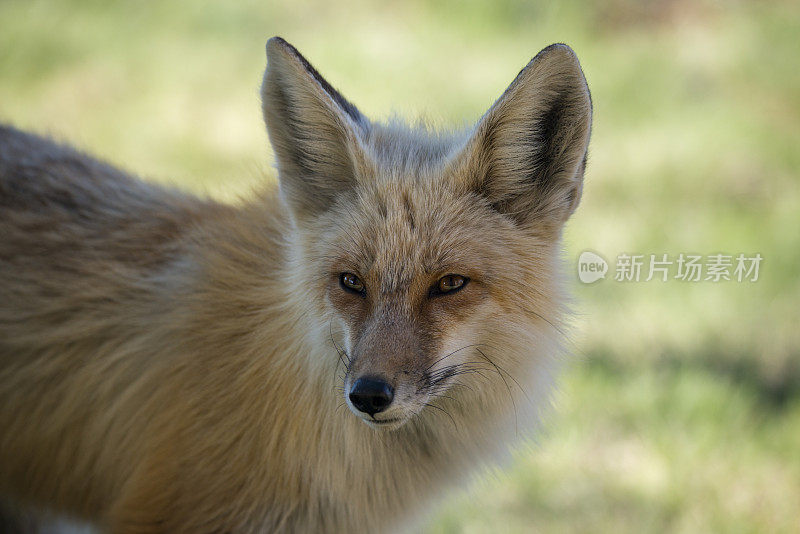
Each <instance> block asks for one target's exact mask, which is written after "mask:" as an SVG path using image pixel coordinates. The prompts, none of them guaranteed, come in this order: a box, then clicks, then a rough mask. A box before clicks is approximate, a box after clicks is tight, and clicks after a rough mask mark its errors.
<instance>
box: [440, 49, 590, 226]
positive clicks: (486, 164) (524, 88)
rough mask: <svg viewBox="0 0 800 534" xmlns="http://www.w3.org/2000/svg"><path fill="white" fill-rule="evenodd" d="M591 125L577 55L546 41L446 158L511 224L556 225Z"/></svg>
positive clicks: (579, 176)
mask: <svg viewBox="0 0 800 534" xmlns="http://www.w3.org/2000/svg"><path fill="white" fill-rule="evenodd" d="M591 125H592V100H591V96H590V94H589V87H588V86H587V84H586V79H585V78H584V76H583V72H582V71H581V67H580V64H579V63H578V58H577V57H576V56H575V53H574V52H573V51H572V49H571V48H570V47H568V46H567V45H564V44H554V45H551V46H548V47H547V48H545V49H544V50H542V51H541V52H539V53H538V54H537V55H536V57H534V58H533V59H532V60H531V61H530V63H528V65H527V66H526V67H525V68H524V69H522V71H521V72H520V73H519V74H518V75H517V77H516V78H515V79H514V81H513V82H512V83H511V85H510V86H509V87H508V89H506V91H505V92H504V93H503V95H502V96H501V97H500V98H499V99H498V100H497V102H495V103H494V105H493V106H492V107H491V108H490V109H489V111H488V112H487V113H486V114H485V115H484V116H483V118H481V120H480V121H479V123H478V125H477V127H476V128H475V131H474V133H473V134H472V136H471V138H470V139H469V141H468V142H467V144H466V147H465V149H464V150H463V152H462V153H461V154H460V155H459V156H457V159H456V160H454V161H453V163H454V164H455V166H456V167H457V168H459V167H460V168H459V169H458V171H457V175H458V176H459V181H461V183H462V185H464V186H466V187H467V188H468V189H470V190H471V191H476V192H478V193H479V194H481V195H483V196H484V197H486V198H487V199H488V200H489V201H490V203H491V204H492V205H493V206H494V207H495V209H497V210H498V211H500V212H502V213H505V214H507V215H509V216H510V217H512V218H513V219H514V220H515V221H516V222H517V223H518V224H522V225H525V226H527V225H531V224H536V225H537V226H544V227H548V228H553V229H556V230H559V229H560V228H561V226H562V225H563V223H564V222H565V221H566V220H567V218H569V216H570V215H571V214H572V212H573V211H574V210H575V208H576V207H577V206H578V202H579V201H580V197H581V189H582V185H583V172H584V169H585V167H586V155H587V148H588V145H589V134H590V130H591Z"/></svg>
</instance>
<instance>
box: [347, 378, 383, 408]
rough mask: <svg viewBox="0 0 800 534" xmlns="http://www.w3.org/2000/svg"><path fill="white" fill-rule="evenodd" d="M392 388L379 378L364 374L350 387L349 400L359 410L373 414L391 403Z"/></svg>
mask: <svg viewBox="0 0 800 534" xmlns="http://www.w3.org/2000/svg"><path fill="white" fill-rule="evenodd" d="M392 399H394V388H392V386H390V385H389V384H387V383H386V381H384V380H381V379H380V378H375V377H371V376H364V377H361V378H359V379H358V380H356V382H355V384H353V387H352V388H350V402H352V403H353V406H355V407H356V408H357V409H358V410H359V411H361V412H364V413H368V414H369V415H375V414H376V413H378V412H382V411H383V410H385V409H386V408H388V407H389V405H390V404H391V403H392Z"/></svg>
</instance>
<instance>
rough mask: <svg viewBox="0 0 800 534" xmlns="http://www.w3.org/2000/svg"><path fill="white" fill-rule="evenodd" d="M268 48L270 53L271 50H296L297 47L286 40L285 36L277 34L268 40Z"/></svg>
mask: <svg viewBox="0 0 800 534" xmlns="http://www.w3.org/2000/svg"><path fill="white" fill-rule="evenodd" d="M266 48H267V55H269V54H270V52H277V51H279V50H288V51H294V52H296V50H295V48H294V47H293V46H292V45H290V44H289V42H288V41H286V39H284V38H283V37H279V36H277V35H276V36H275V37H270V38H269V39H268V40H267V46H266Z"/></svg>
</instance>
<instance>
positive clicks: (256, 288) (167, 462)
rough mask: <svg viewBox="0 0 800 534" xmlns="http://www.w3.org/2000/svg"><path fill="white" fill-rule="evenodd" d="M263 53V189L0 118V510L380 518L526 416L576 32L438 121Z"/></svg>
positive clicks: (549, 351)
mask: <svg viewBox="0 0 800 534" xmlns="http://www.w3.org/2000/svg"><path fill="white" fill-rule="evenodd" d="M268 55H269V61H270V67H269V68H268V70H267V75H266V77H265V82H264V89H263V98H264V107H265V109H264V111H265V118H266V121H267V125H268V128H269V132H270V139H271V141H272V143H273V147H274V149H275V152H276V157H277V159H278V168H279V178H280V189H278V188H277V187H271V188H270V187H267V188H266V189H265V190H264V191H263V192H262V194H261V195H259V196H258V197H257V198H256V199H254V200H252V201H250V202H247V203H244V204H241V205H239V206H228V205H222V204H219V203H216V202H212V201H208V200H201V199H198V198H195V197H192V196H190V195H186V194H182V193H179V192H175V191H171V190H166V189H163V188H160V187H157V186H154V185H150V184H147V183H145V182H142V181H140V180H138V179H136V178H134V177H131V176H129V175H127V174H125V173H123V172H121V171H119V170H117V169H115V168H113V167H110V166H108V165H106V164H104V163H101V162H98V161H96V160H94V159H92V158H90V157H88V156H86V155H83V154H81V153H78V152H76V151H74V150H72V149H70V148H67V147H64V146H60V145H56V144H54V143H52V142H50V141H47V140H44V139H41V138H38V137H35V136H32V135H29V134H24V133H22V132H19V131H17V130H14V129H12V128H7V127H0V430H1V432H0V527H3V528H4V529H6V530H9V531H13V528H15V525H16V528H20V527H19V523H12V521H14V518H13V517H12V516H14V515H16V514H17V513H20V511H22V512H21V513H23V514H30V511H31V510H34V511H45V512H48V513H52V512H54V513H56V514H63V515H65V516H71V517H74V518H77V519H80V520H84V521H87V522H90V523H91V524H93V525H95V526H96V527H98V528H99V529H101V530H103V531H109V532H115V533H116V532H119V533H145V532H152V533H155V532H163V533H167V532H169V533H199V532H237V533H238V532H243V533H247V532H252V533H257V532H276V531H285V532H345V531H347V532H375V531H383V530H395V529H398V528H401V527H404V526H405V527H408V525H409V524H412V523H413V521H415V520H416V519H418V518H419V517H420V514H422V513H424V512H425V510H427V509H429V508H430V506H431V505H432V504H434V503H435V502H436V499H437V497H438V496H439V495H440V494H441V490H442V489H443V488H445V487H447V486H450V485H453V484H454V483H455V482H457V481H459V480H463V479H464V478H465V477H466V476H467V475H469V473H471V472H473V471H474V470H475V468H476V467H478V466H480V465H481V464H482V462H483V461H485V460H486V459H488V458H492V457H495V456H496V455H497V454H499V453H502V451H504V450H507V448H508V447H507V445H508V443H509V441H510V440H511V439H513V438H514V437H516V436H519V435H525V434H527V433H528V432H529V431H530V429H531V427H532V425H533V423H535V421H536V420H537V419H538V416H539V409H540V407H541V406H543V405H544V404H545V399H546V397H547V395H548V392H549V391H550V388H551V385H552V378H551V377H552V374H553V372H554V370H555V368H556V367H557V365H556V364H555V362H556V360H557V357H558V355H559V354H560V352H561V344H562V341H563V339H562V338H563V335H562V332H563V329H562V323H563V319H562V318H563V295H562V289H561V282H560V279H561V276H560V268H559V264H558V249H559V241H560V233H561V227H562V225H563V223H564V221H565V220H566V218H567V217H569V215H570V214H571V213H572V211H573V210H574V208H575V206H576V205H577V202H578V200H579V198H580V191H581V184H582V181H581V179H582V176H583V169H584V167H585V162H586V146H587V143H588V136H589V125H590V119H591V106H590V102H589V99H588V89H586V86H585V81H584V80H583V76H582V74H581V72H580V67H579V66H578V64H577V60H576V59H575V58H574V55H573V54H572V52H571V51H570V50H569V49H568V48H567V47H564V46H561V47H551V48H548V49H546V50H545V51H543V52H542V53H540V55H539V56H537V57H536V58H534V60H533V61H532V62H531V63H530V64H529V66H528V67H526V69H525V70H523V71H522V72H521V73H520V75H519V76H518V77H517V80H515V82H514V83H513V84H512V86H511V87H509V89H508V91H506V94H504V96H503V97H502V98H501V99H500V100H498V102H497V103H495V105H494V106H493V107H492V109H490V111H489V112H488V113H487V114H486V115H485V116H484V118H483V119H481V122H480V123H479V124H478V125H477V126H476V128H475V130H474V131H473V132H471V133H466V134H458V135H453V136H436V135H433V134H428V133H426V132H422V131H410V130H406V129H402V128H400V127H399V126H397V125H394V126H382V125H378V124H374V123H370V122H369V121H367V119H365V118H364V117H363V116H362V115H361V114H360V113H359V112H358V110H357V109H356V108H355V107H354V106H353V105H352V104H350V103H349V102H348V101H346V100H345V99H344V98H343V97H341V95H339V94H338V93H337V92H336V91H335V90H334V89H333V88H332V87H330V85H329V84H328V83H327V82H325V80H324V79H322V78H321V76H320V75H319V74H318V73H317V72H316V71H315V70H314V69H313V68H312V67H311V66H310V65H309V64H308V63H307V62H306V61H305V59H303V58H302V56H300V55H299V54H298V53H297V51H296V50H294V49H293V48H292V47H291V46H290V45H288V44H287V43H285V42H284V41H282V40H271V41H270V44H269V46H268Z"/></svg>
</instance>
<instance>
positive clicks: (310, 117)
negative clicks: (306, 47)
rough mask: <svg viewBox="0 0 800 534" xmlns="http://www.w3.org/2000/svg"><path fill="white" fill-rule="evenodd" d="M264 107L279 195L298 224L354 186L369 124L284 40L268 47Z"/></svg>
mask: <svg viewBox="0 0 800 534" xmlns="http://www.w3.org/2000/svg"><path fill="white" fill-rule="evenodd" d="M261 102H262V109H263V112H264V121H265V122H266V125H267V132H268V134H269V138H270V142H271V143H272V148H273V150H274V151H275V157H276V159H277V165H278V173H279V177H280V188H281V194H282V195H283V197H284V199H285V200H286V202H287V203H288V205H289V206H290V208H291V209H292V211H293V213H294V216H295V218H297V219H305V218H308V217H312V216H314V215H315V214H319V213H321V212H323V211H325V210H326V209H327V208H329V207H330V206H331V205H332V204H333V202H335V200H336V196H337V195H341V194H342V193H343V192H345V191H347V190H349V189H350V188H352V186H353V184H354V182H355V176H356V172H357V168H358V166H359V165H361V164H363V151H362V149H361V142H360V138H361V134H362V133H363V132H364V131H366V129H367V128H368V127H369V122H368V121H367V120H366V118H364V116H363V115H361V113H360V112H359V111H358V109H356V107H355V106H354V105H353V104H351V103H350V102H348V101H347V100H345V98H344V97H343V96H342V95H340V94H339V93H338V92H337V91H336V90H335V89H334V88H333V87H331V85H330V84H329V83H328V82H327V81H325V79H324V78H323V77H322V76H321V75H320V74H319V73H318V72H317V71H316V69H314V67H312V66H311V64H310V63H309V62H308V61H307V60H306V59H305V58H304V57H303V56H302V55H300V52H298V51H297V49H295V48H294V47H293V46H292V45H290V44H289V43H287V42H286V41H284V40H283V39H281V38H280V37H273V38H272V39H270V40H269V41H268V42H267V69H266V71H265V72H264V81H263V84H262V86H261Z"/></svg>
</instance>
